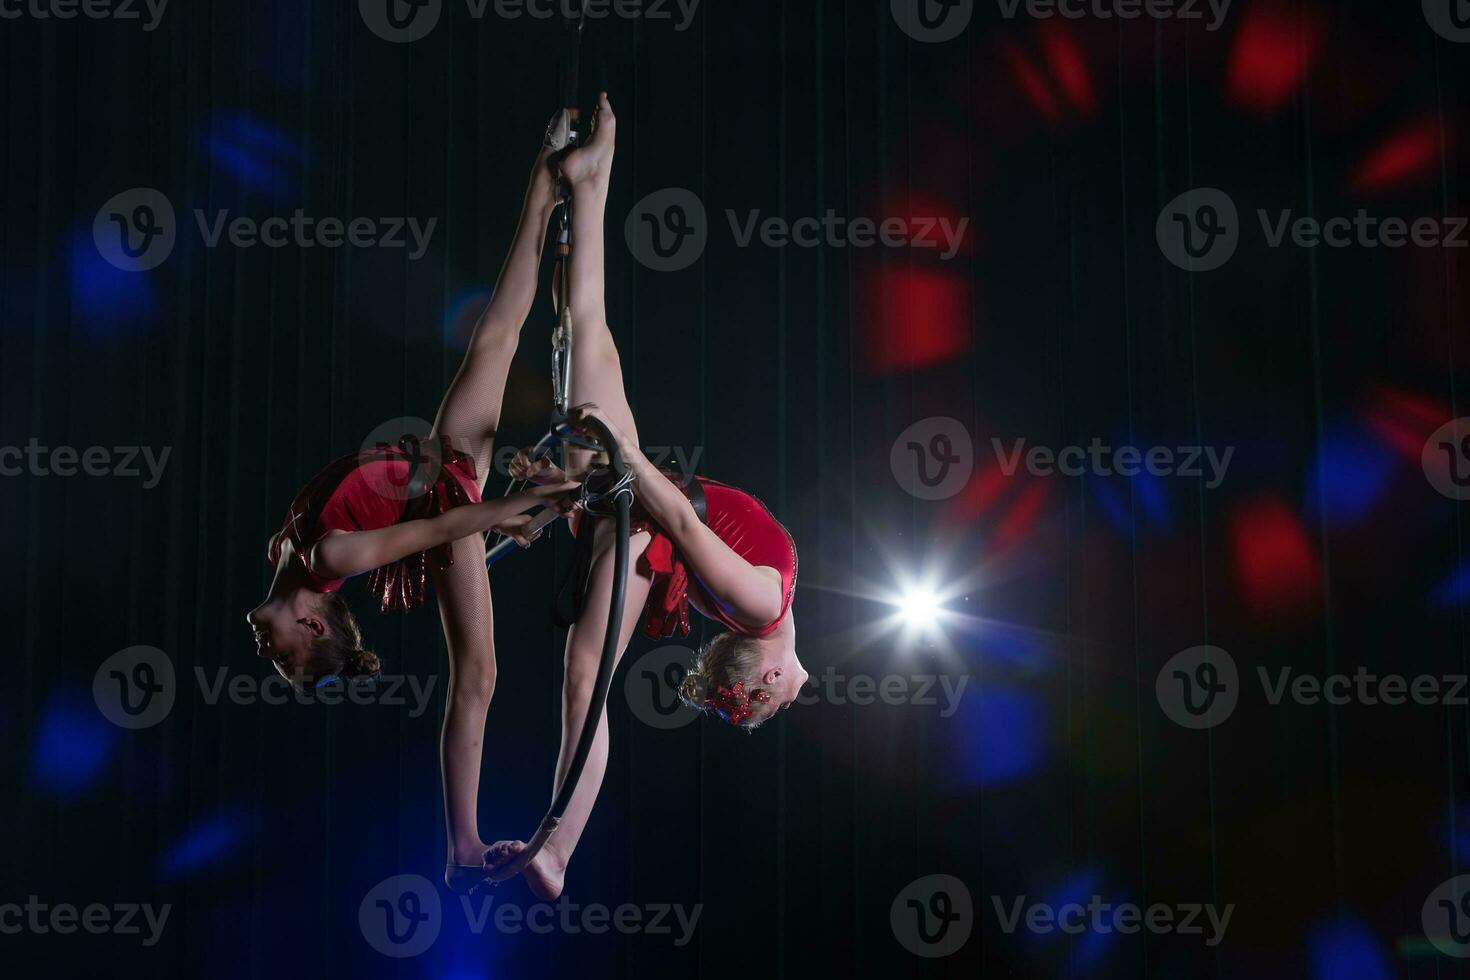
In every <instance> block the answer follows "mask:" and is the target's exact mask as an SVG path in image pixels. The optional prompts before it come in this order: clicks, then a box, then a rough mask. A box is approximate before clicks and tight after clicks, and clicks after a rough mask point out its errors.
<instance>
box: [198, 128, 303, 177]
mask: <svg viewBox="0 0 1470 980" xmlns="http://www.w3.org/2000/svg"><path fill="white" fill-rule="evenodd" d="M203 143H204V148H205V150H206V151H208V153H209V155H210V158H211V159H213V160H214V162H215V163H217V164H218V165H219V166H220V167H221V168H222V169H223V170H224V171H225V172H226V173H228V174H229V175H230V176H232V177H234V178H235V180H236V181H238V182H239V183H240V184H242V185H243V186H245V187H249V188H252V189H254V190H261V191H278V190H283V189H294V188H295V187H296V186H297V183H296V180H295V177H294V174H295V172H296V171H297V170H298V169H299V168H301V167H302V166H304V165H305V164H306V163H307V162H308V161H309V154H308V153H307V151H306V149H305V147H304V146H303V145H302V143H301V142H300V141H299V140H298V139H296V138H295V137H294V136H292V135H290V134H289V133H287V132H286V131H285V130H283V129H280V128H278V127H276V126H273V125H271V124H270V123H267V122H263V121H261V120H259V119H254V118H252V117H250V116H246V115H244V114H242V113H238V112H229V111H220V112H216V113H215V114H214V115H213V116H212V117H210V120H209V122H208V123H207V124H206V127H205V133H204V136H203Z"/></svg>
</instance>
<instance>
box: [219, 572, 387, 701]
mask: <svg viewBox="0 0 1470 980" xmlns="http://www.w3.org/2000/svg"><path fill="white" fill-rule="evenodd" d="M245 619H246V621H247V622H249V623H250V629H251V631H252V632H254V633H255V646H256V653H257V654H258V655H259V656H262V657H266V658H268V659H269V660H270V662H271V663H272V664H273V665H274V666H275V668H276V671H277V672H278V673H279V674H280V675H281V676H282V677H284V678H286V680H288V681H290V682H291V683H292V684H295V685H297V686H299V687H309V686H311V685H312V684H315V683H317V682H320V681H322V680H325V679H326V678H328V677H332V676H337V677H341V678H343V679H347V680H350V679H352V678H355V677H377V676H378V673H379V671H380V670H381V669H382V665H381V664H380V663H379V661H378V657H377V655H376V654H374V653H372V652H371V651H368V650H364V649H363V646H362V630H361V628H359V627H358V625H357V618H356V617H355V616H353V615H352V610H351V609H350V608H348V606H347V603H346V601H344V600H343V598H342V597H341V596H340V595H338V594H337V593H335V592H314V591H312V590H311V589H307V588H294V589H288V590H286V591H282V592H273V593H272V594H271V595H270V597H269V598H267V599H266V600H265V602H262V603H261V604H260V605H258V606H256V607H255V608H254V609H252V610H250V613H249V615H247V616H246V617H245Z"/></svg>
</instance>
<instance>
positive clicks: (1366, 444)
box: [1306, 423, 1394, 524]
mask: <svg viewBox="0 0 1470 980" xmlns="http://www.w3.org/2000/svg"><path fill="white" fill-rule="evenodd" d="M1393 465H1394V459H1393V455H1392V454H1391V453H1390V452H1389V450H1388V449H1387V447H1385V446H1383V445H1382V444H1380V443H1378V442H1376V441H1374V440H1372V439H1370V438H1368V437H1367V436H1366V435H1364V434H1363V433H1362V432H1360V431H1359V430H1357V429H1356V428H1355V427H1352V426H1349V425H1346V424H1342V423H1339V424H1336V425H1333V426H1330V427H1329V428H1328V429H1327V431H1326V432H1324V433H1323V435H1322V440H1321V442H1320V443H1319V444H1318V446H1317V451H1316V454H1315V457H1314V458H1313V459H1312V460H1311V463H1310V466H1309V468H1308V477H1307V507H1306V510H1307V512H1308V513H1310V514H1312V515H1314V516H1321V517H1326V518H1327V520H1328V521H1329V522H1331V523H1335V524H1342V523H1351V522H1353V521H1357V520H1360V519H1362V518H1363V517H1364V516H1366V515H1367V513H1368V511H1369V510H1371V509H1372V507H1373V505H1374V503H1376V502H1377V501H1378V498H1379V497H1380V496H1382V495H1383V491H1384V489H1385V488H1386V487H1387V486H1388V481H1389V477H1390V476H1391V475H1392V471H1393Z"/></svg>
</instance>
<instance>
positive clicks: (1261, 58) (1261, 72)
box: [1225, 6, 1322, 113]
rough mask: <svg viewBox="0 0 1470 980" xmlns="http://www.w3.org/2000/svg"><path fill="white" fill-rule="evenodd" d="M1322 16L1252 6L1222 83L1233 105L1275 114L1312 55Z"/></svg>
mask: <svg viewBox="0 0 1470 980" xmlns="http://www.w3.org/2000/svg"><path fill="white" fill-rule="evenodd" d="M1321 40H1322V18H1321V17H1320V16H1319V15H1318V14H1317V13H1316V12H1314V11H1306V10H1292V9H1289V8H1281V7H1270V6H1254V7H1252V8H1251V9H1250V12H1249V13H1247V14H1246V15H1245V20H1244V21H1243V22H1242V23H1241V26H1240V32H1239V33H1238V34H1237V35H1236V36H1235V47H1234V48H1233V49H1232V50H1231V52H1230V66H1229V69H1228V70H1227V74H1226V79H1225V87H1226V90H1227V91H1228V93H1229V95H1230V99H1231V101H1232V102H1234V103H1235V104H1236V105H1237V106H1240V107H1241V108H1244V109H1249V110H1251V111H1254V112H1259V113H1271V112H1277V111H1279V110H1281V109H1283V108H1285V107H1286V106H1287V104H1288V103H1290V102H1291V97H1292V95H1293V94H1294V93H1295V92H1296V90H1297V89H1298V88H1299V87H1300V86H1301V83H1302V80H1303V79H1304V78H1306V75H1307V72H1308V71H1309V70H1310V69H1311V67H1312V62H1313V61H1314V60H1315V59H1316V56H1317V49H1318V48H1319V47H1320V46H1321Z"/></svg>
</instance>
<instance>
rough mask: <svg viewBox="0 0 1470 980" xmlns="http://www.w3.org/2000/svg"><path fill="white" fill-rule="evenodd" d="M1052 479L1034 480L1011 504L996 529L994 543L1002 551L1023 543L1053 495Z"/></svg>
mask: <svg viewBox="0 0 1470 980" xmlns="http://www.w3.org/2000/svg"><path fill="white" fill-rule="evenodd" d="M1051 484H1052V481H1050V480H1033V481H1032V482H1031V483H1030V484H1029V485H1028V486H1027V487H1026V489H1025V490H1023V491H1021V496H1020V497H1019V498H1018V499H1017V500H1016V502H1015V503H1013V504H1012V505H1011V509H1010V510H1008V511H1007V512H1006V516H1005V517H1004V518H1002V519H1001V522H1000V526H999V527H997V528H996V529H995V537H994V538H992V543H993V544H994V545H995V547H996V548H997V549H999V550H1000V551H1009V550H1010V549H1011V548H1013V547H1015V546H1016V545H1018V544H1020V543H1021V540H1022V539H1023V538H1024V537H1025V536H1026V534H1027V532H1029V531H1030V530H1031V529H1032V528H1033V527H1035V526H1036V522H1037V520H1038V519H1039V518H1040V517H1041V513H1042V511H1043V510H1045V508H1046V501H1047V498H1048V497H1050V496H1051Z"/></svg>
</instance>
